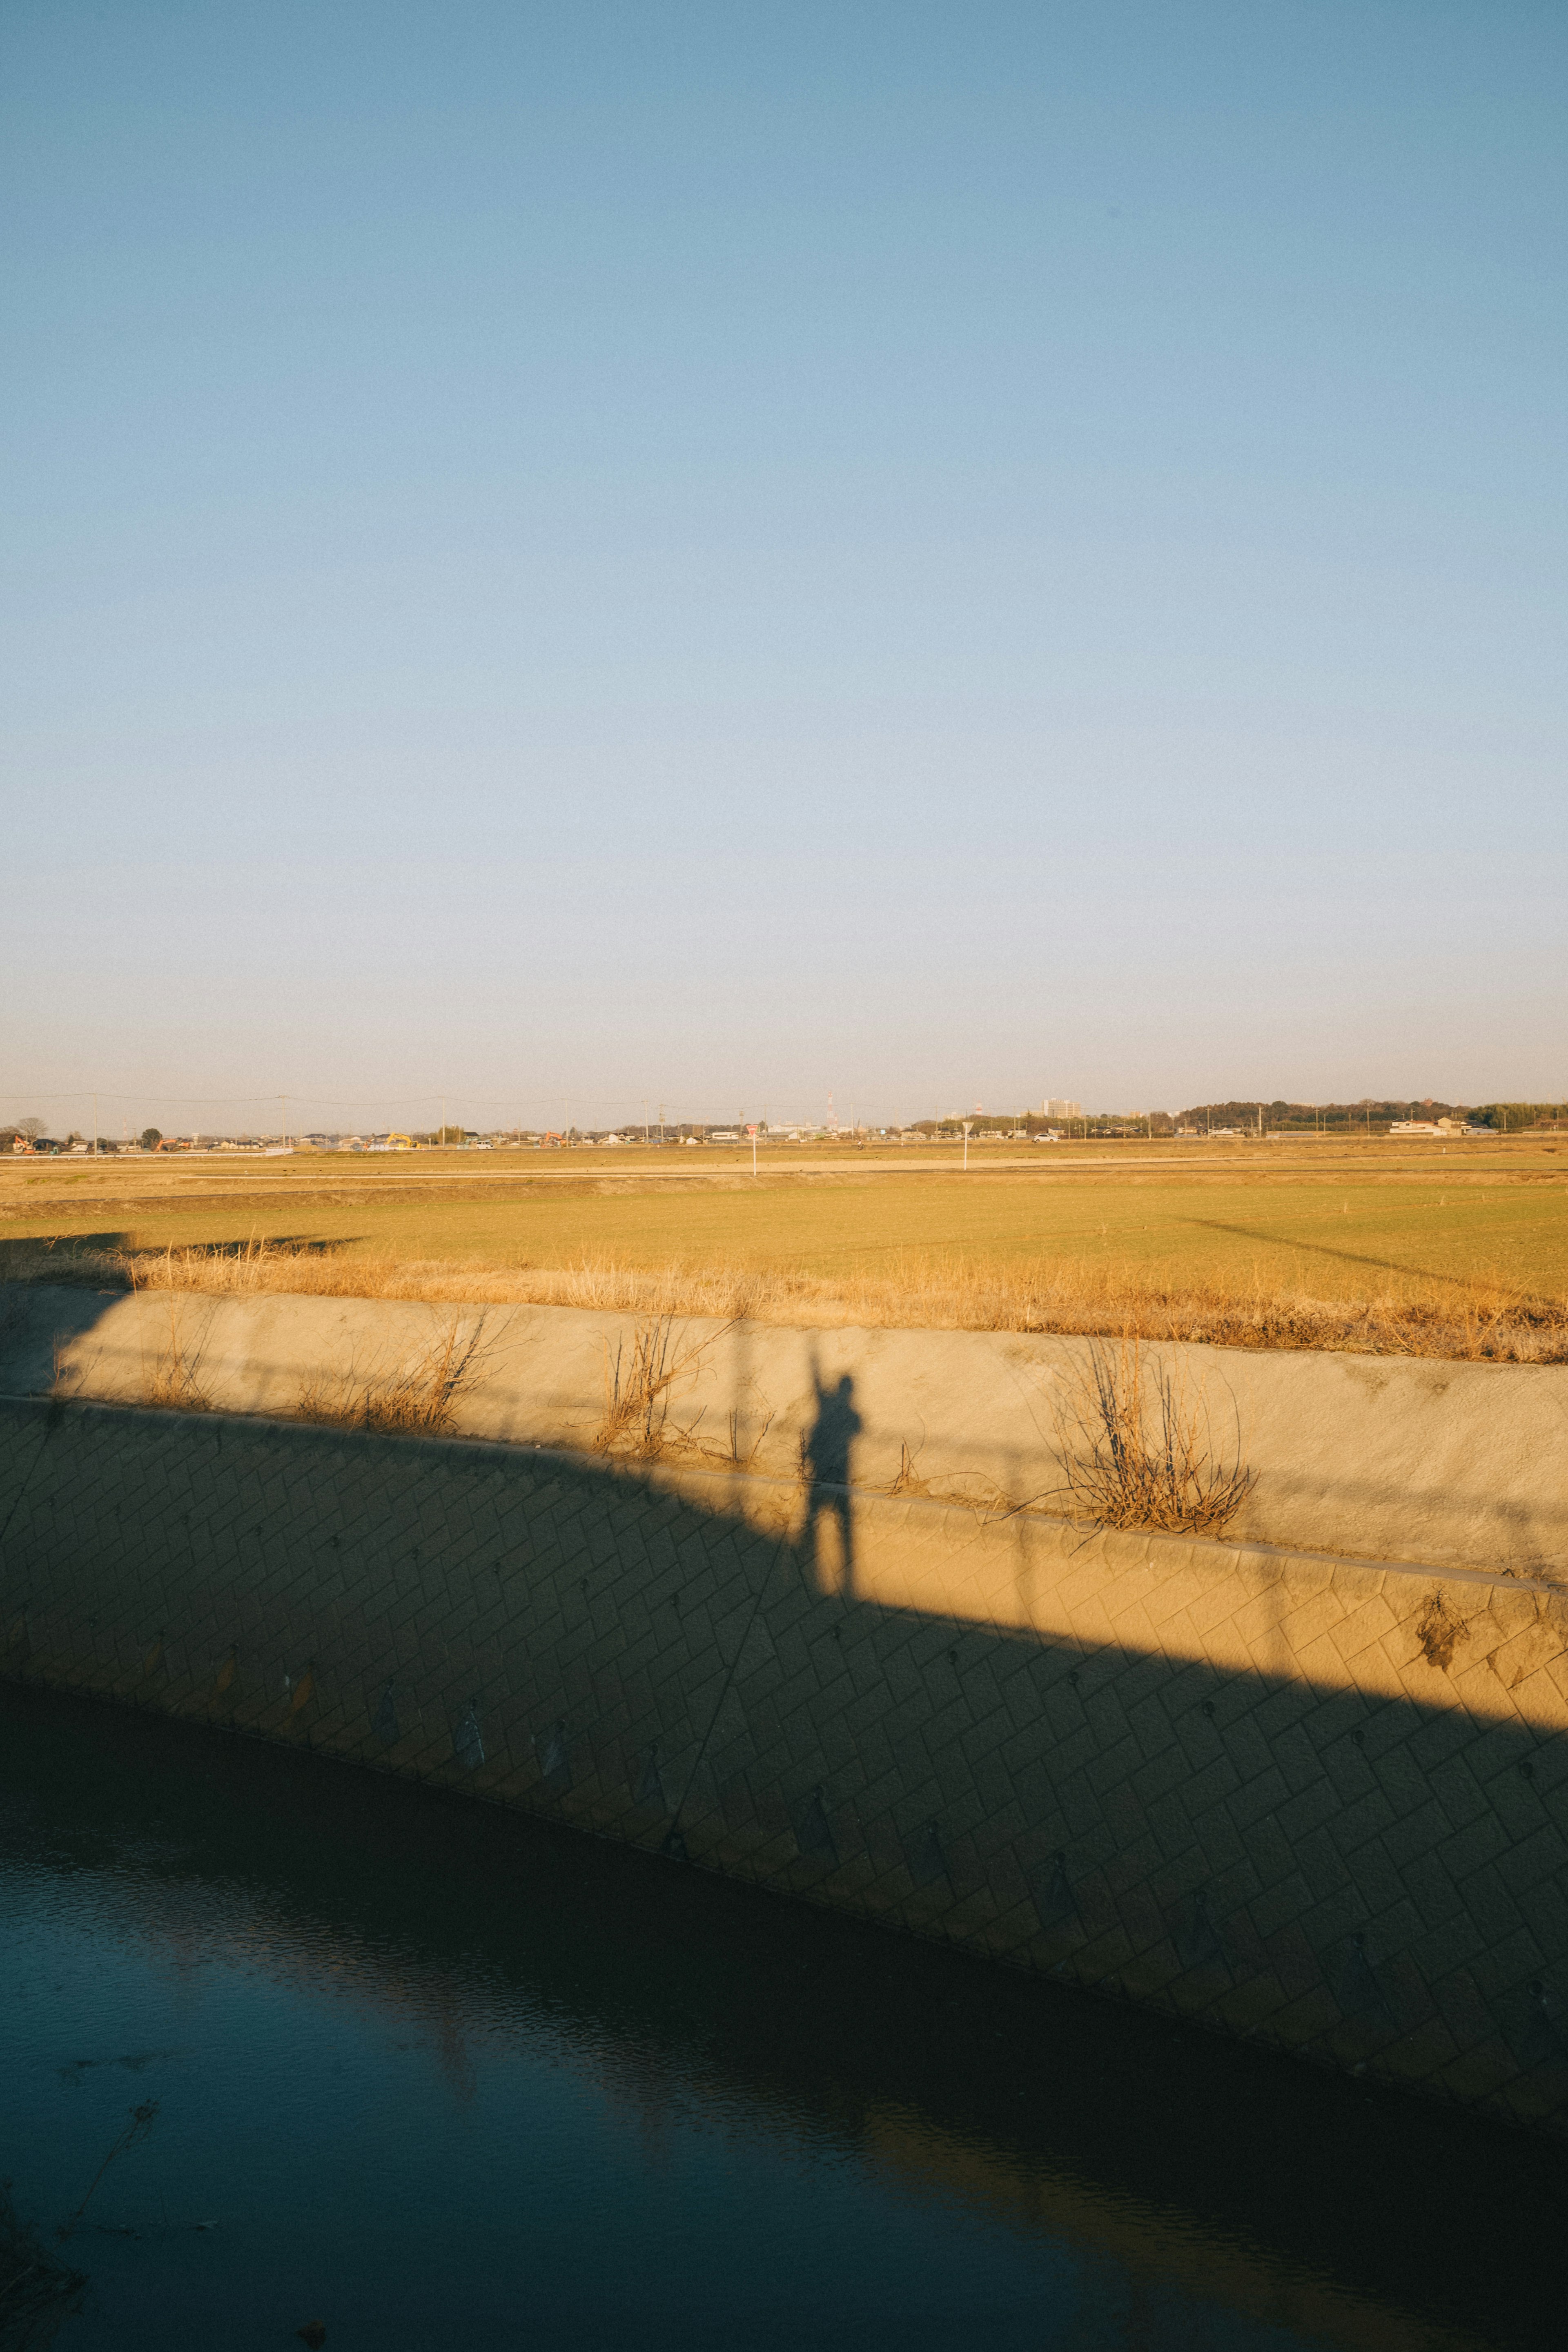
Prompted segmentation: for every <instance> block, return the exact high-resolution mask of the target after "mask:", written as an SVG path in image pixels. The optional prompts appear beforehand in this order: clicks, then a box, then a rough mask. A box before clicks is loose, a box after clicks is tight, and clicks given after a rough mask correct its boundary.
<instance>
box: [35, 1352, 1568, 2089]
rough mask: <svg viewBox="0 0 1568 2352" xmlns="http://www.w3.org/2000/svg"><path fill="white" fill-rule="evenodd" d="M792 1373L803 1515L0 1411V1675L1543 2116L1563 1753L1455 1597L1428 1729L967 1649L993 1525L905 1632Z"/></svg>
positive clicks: (1313, 1687)
mask: <svg viewBox="0 0 1568 2352" xmlns="http://www.w3.org/2000/svg"><path fill="white" fill-rule="evenodd" d="M817 1388H818V1404H817V1412H816V1422H815V1423H814V1432H816V1433H820V1436H819V1442H818V1443H817V1444H816V1448H815V1451H812V1450H810V1448H809V1446H808V1465H809V1469H810V1473H811V1475H810V1477H809V1478H808V1480H807V1485H806V1491H805V1493H804V1494H799V1493H796V1494H794V1495H793V1496H792V1494H791V1492H790V1491H789V1490H785V1489H782V1488H781V1487H780V1486H778V1485H777V1484H776V1482H771V1481H763V1480H759V1481H756V1482H754V1484H753V1485H752V1486H751V1488H750V1491H749V1492H748V1493H747V1494H746V1495H744V1496H738V1495H737V1489H736V1485H735V1482H734V1481H733V1480H732V1479H727V1478H724V1477H721V1476H720V1475H717V1474H709V1475H684V1474H682V1473H681V1472H680V1471H679V1469H671V1468H670V1467H669V1466H668V1465H658V1464H656V1465H641V1464H626V1463H619V1462H617V1463H614V1464H606V1463H605V1462H602V1461H598V1460H594V1459H592V1458H588V1457H584V1456H579V1455H568V1454H545V1453H543V1452H539V1453H532V1452H528V1451H524V1450H522V1449H520V1448H515V1447H508V1446H502V1445H494V1444H456V1443H452V1442H449V1441H447V1442H442V1441H429V1440H418V1439H408V1438H396V1437H382V1436H374V1435H367V1434H363V1433H355V1432H349V1431H344V1430H342V1429H324V1428H318V1427H312V1426H310V1425H306V1424H295V1425H289V1424H286V1423H255V1422H247V1421H244V1420H241V1419H238V1418H235V1417H230V1416H226V1415H219V1414H203V1415H199V1416H192V1415H185V1414H180V1413H174V1412H161V1413H160V1412H144V1411H140V1410H136V1409H132V1408H127V1407H121V1406H111V1405H88V1404H75V1403H72V1404H61V1403H58V1402H56V1403H54V1404H52V1405H46V1404H44V1403H42V1402H6V1403H4V1404H0V1675H9V1676H10V1677H12V1678H13V1679H17V1680H21V1681H26V1682H38V1683H44V1684H47V1685H51V1686H55V1687H60V1688H68V1689H72V1690H77V1691H83V1692H96V1693H99V1694H100V1695H103V1696H114V1697H118V1698H121V1699H122V1700H128V1701H132V1702H134V1703H135V1704H137V1705H138V1706H143V1707H147V1708H152V1709H154V1710H156V1711H159V1712H162V1713H165V1714H169V1715H173V1716H178V1717H187V1718H190V1719H193V1720H195V1721H196V1722H199V1723H201V1724H204V1725H208V1726H212V1725H217V1726H221V1727H226V1728H229V1729H232V1730H236V1731H244V1732H248V1733H250V1734H252V1735H254V1736H257V1737H259V1738H265V1739H269V1740H274V1741H280V1742H284V1743H287V1744H289V1745H293V1746H309V1747H310V1748H312V1749H315V1750H317V1751H321V1752H325V1753H327V1754H330V1755H332V1756H336V1757H339V1758H342V1759H346V1760H349V1761H353V1762H356V1763H360V1764H368V1765H373V1766H375V1767H376V1768H378V1769H383V1770H388V1771H391V1772H393V1773H395V1774H397V1775H400V1776H403V1777H405V1778H409V1779H413V1780H420V1781H424V1782H426V1783H430V1784H434V1785H436V1786H437V1787H440V1788H443V1789H447V1790H462V1791H465V1792H467V1793H468V1794H470V1795H473V1796H476V1797H479V1798H482V1799H486V1800H489V1801H490V1802H492V1803H496V1804H500V1805H502V1806H506V1807H512V1808H520V1809H522V1810H526V1811H536V1812H541V1811H542V1812H544V1813H547V1814H550V1815H552V1816H553V1817H555V1818H556V1819H558V1820H559V1821H560V1822H563V1823H567V1824H570V1825H573V1826H575V1827H577V1828H580V1829H583V1830H586V1831H589V1832H594V1833H595V1835H597V1836H600V1837H605V1838H611V1839H615V1840H618V1841H620V1842H622V1843H627V1844H632V1845H640V1846H642V1847H644V1848H647V1849H648V1850H649V1851H650V1853H657V1852H658V1851H660V1850H662V1851H664V1852H666V1853H675V1854H679V1855H684V1856H687V1857H689V1859H690V1860H691V1861H693V1862H696V1863H700V1864H703V1865H705V1866H706V1867H708V1868H710V1869H712V1870H714V1871H718V1872H721V1873H722V1874H728V1875H730V1876H732V1877H736V1878H742V1879H747V1880H751V1881H754V1882H760V1883H762V1884H764V1885H768V1886H770V1887H773V1888H774V1889H776V1890H778V1891H780V1892H784V1893H789V1894H794V1895H802V1896H805V1897H806V1898H808V1899H809V1900H811V1901H813V1902H815V1903H817V1904H826V1905H828V1906H837V1907H840V1908H844V1909H847V1910H852V1911H855V1912H858V1913H859V1914H861V1915H863V1916H867V1917H869V1918H871V1919H874V1920H878V1921H880V1922H882V1923H883V1924H885V1925H889V1926H893V1927H900V1928H903V1929H906V1930H912V1931H913V1932H915V1933H916V1934H917V1935H921V1936H925V1937H934V1938H937V1939H939V1940H943V1941H947V1942H951V1943H956V1944H961V1945H963V1946H966V1947H968V1948H972V1949H973V1950H974V1951H976V1952H980V1953H984V1954H988V1955H991V1956H993V1957H994V1958H1006V1959H1008V1960H1011V1961H1013V1962H1014V1963H1016V1964H1017V1965H1018V1966H1020V1967H1023V1968H1025V1969H1030V1970H1033V1971H1035V1972H1037V1974H1046V1975H1051V1976H1064V1977H1067V1978H1068V1979H1072V1980H1074V1981H1076V1982H1078V1983H1079V1984H1080V1985H1082V1986H1085V1987H1089V1988H1094V1989H1098V1990H1101V1991H1106V1992H1111V1993H1114V1994H1116V1995H1117V1996H1118V1997H1119V1998H1123V1999H1125V1998H1131V1999H1134V2000H1138V2001H1140V2002H1142V2003H1143V2004H1145V2005H1146V2006H1148V2007H1150V2008H1152V2009H1154V2010H1158V2011H1162V2012H1163V2013H1165V2014H1168V2015H1170V2016H1173V2017H1190V2018H1193V2019H1197V2020H1200V2021H1203V2022H1205V2024H1207V2025H1210V2026H1212V2027H1215V2028H1218V2029H1221V2030H1223V2031H1226V2032H1230V2033H1232V2034H1236V2035H1245V2036H1247V2037H1250V2038H1251V2039H1253V2040H1255V2041H1265V2042H1267V2041H1274V2042H1278V2043H1279V2046H1280V2047H1282V2048H1286V2049H1290V2050H1296V2051H1300V2052H1302V2053H1306V2054H1309V2055H1310V2056H1313V2057H1315V2058H1318V2059H1320V2060H1323V2061H1327V2062H1329V2063H1332V2064H1334V2065H1337V2066H1340V2067H1343V2068H1352V2067H1353V2068H1358V2069H1362V2070H1368V2069H1370V2070H1371V2071H1372V2072H1373V2074H1379V2073H1381V2074H1385V2075H1386V2076H1387V2077H1388V2078H1389V2079H1390V2080H1394V2081H1401V2082H1405V2083H1410V2084H1423V2085H1425V2086H1426V2087H1429V2088H1436V2089H1439V2090H1441V2091H1442V2092H1443V2094H1444V2095H1447V2096H1449V2097H1452V2098H1458V2099H1464V2100H1468V2101H1469V2102H1471V2103H1473V2104H1479V2105H1483V2106H1487V2107H1489V2108H1490V2109H1491V2110H1492V2111H1494V2112H1496V2113H1497V2114H1499V2115H1500V2116H1506V2117H1513V2118H1518V2119H1521V2120H1528V2121H1531V2122H1533V2123H1536V2124H1538V2125H1544V2126H1551V2127H1552V2128H1554V2129H1560V2128H1561V2127H1562V2124H1563V2118H1564V2115H1565V2112H1568V2108H1565V2103H1568V1956H1565V1954H1564V1951H1563V1940H1562V1937H1561V1933H1560V1929H1559V1926H1558V1920H1557V1913H1556V1910H1555V1908H1554V1907H1553V1906H1554V1903H1555V1895H1554V1893H1553V1876H1552V1874H1553V1872H1555V1871H1560V1870H1561V1868H1562V1867H1563V1864H1564V1862H1565V1861H1568V1843H1565V1839H1564V1829H1565V1826H1568V1759H1565V1758H1564V1755H1563V1749H1564V1746H1565V1743H1564V1742H1563V1740H1562V1739H1561V1738H1557V1737H1555V1736H1554V1735H1552V1734H1549V1733H1546V1732H1544V1731H1542V1730H1540V1729H1537V1728H1532V1727H1530V1726H1528V1725H1526V1724H1522V1723H1521V1721H1520V1720H1519V1719H1518V1717H1511V1718H1510V1719H1505V1717H1504V1711H1503V1705H1502V1702H1501V1700H1500V1712H1499V1717H1498V1719H1489V1720H1479V1719H1478V1718H1477V1717H1474V1716H1472V1715H1471V1714H1470V1713H1469V1712H1468V1711H1467V1709H1466V1708H1464V1707H1462V1706H1458V1705H1455V1704H1453V1703H1451V1702H1449V1701H1448V1700H1447V1696H1446V1680H1445V1678H1446V1677H1447V1675H1448V1673H1449V1670H1450V1665H1451V1664H1452V1660H1453V1655H1454V1644H1455V1643H1456V1642H1458V1641H1459V1640H1460V1639H1461V1634H1460V1633H1456V1632H1455V1631H1454V1628H1453V1627H1452V1626H1450V1624H1449V1622H1448V1617H1447V1603H1445V1602H1444V1601H1442V1598H1441V1595H1440V1594H1439V1595H1438V1597H1437V1599H1436V1601H1435V1602H1434V1603H1433V1604H1432V1609H1433V1612H1435V1613H1433V1614H1432V1617H1431V1626H1430V1627H1429V1629H1428V1630H1429V1631H1430V1632H1431V1642H1430V1646H1429V1648H1428V1652H1427V1654H1428V1661H1429V1664H1430V1671H1431V1674H1432V1677H1433V1690H1434V1696H1433V1699H1432V1701H1431V1703H1426V1702H1421V1703H1417V1702H1416V1701H1415V1700H1412V1699H1410V1698H1409V1697H1405V1696H1400V1697H1380V1696H1375V1695H1371V1696H1369V1695H1368V1694H1367V1693H1366V1691H1364V1690H1363V1688H1362V1687H1360V1686H1358V1684H1357V1682H1356V1680H1355V1679H1353V1678H1352V1677H1351V1676H1350V1675H1346V1676H1345V1677H1344V1678H1343V1680H1342V1682H1341V1683H1339V1684H1337V1685H1335V1686H1332V1687H1326V1686H1323V1685H1321V1684H1317V1683H1314V1682H1312V1681H1310V1680H1309V1679H1307V1678H1305V1677H1303V1676H1302V1675H1300V1674H1298V1673H1295V1672H1292V1671H1290V1670H1289V1663H1288V1659H1287V1655H1286V1652H1285V1647H1284V1643H1283V1641H1281V1643H1280V1644H1279V1649H1278V1651H1277V1652H1276V1654H1277V1655H1278V1656H1279V1660H1280V1670H1279V1671H1278V1672H1271V1671H1264V1670H1262V1669H1257V1670H1253V1671H1249V1672H1245V1673H1242V1672H1233V1671H1226V1670H1223V1669H1221V1668H1217V1667H1215V1665H1213V1664H1210V1663H1208V1662H1207V1661H1206V1660H1205V1659H1204V1658H1203V1657H1201V1656H1198V1657H1191V1656H1181V1655H1173V1654H1172V1652H1171V1650H1170V1648H1169V1647H1167V1646H1163V1645H1162V1644H1160V1643H1156V1642H1154V1641H1152V1640H1142V1641H1141V1640H1140V1639H1139V1638H1138V1637H1136V1636H1135V1635H1134V1636H1130V1637H1129V1638H1127V1639H1126V1640H1124V1641H1121V1642H1113V1641H1111V1640H1110V1639H1100V1640H1089V1639H1082V1638H1077V1637H1074V1638H1068V1637H1066V1636H1061V1637H1058V1636H1052V1637H1049V1638H1042V1637H1041V1636H1039V1635H1038V1634H1037V1633H1034V1632H1032V1631H1030V1630H1029V1629H1028V1628H1027V1627H1026V1626H1017V1627H1005V1626H1000V1625H997V1624H995V1623H994V1622H987V1621H985V1620H984V1618H983V1617H982V1616H981V1615H980V1614H979V1612H978V1611H977V1610H976V1609H975V1607H974V1604H973V1601H972V1599H971V1597H970V1591H969V1587H970V1585H971V1584H972V1582H973V1573H974V1570H975V1562H976V1560H977V1559H978V1557H979V1555H978V1553H977V1552H976V1550H975V1549H974V1548H975V1547H976V1546H977V1545H979V1544H981V1543H983V1542H984V1541H989V1540H993V1539H994V1540H995V1541H997V1542H1001V1543H1007V1542H1009V1541H1011V1540H1012V1537H1011V1536H1010V1535H1009V1534H1008V1533H1007V1532H1006V1531H1005V1530H1004V1531H1003V1532H1001V1533H998V1534H996V1535H995V1536H994V1538H990V1537H987V1536H986V1535H985V1533H984V1525H983V1522H982V1521H981V1520H980V1519H979V1518H977V1517H974V1516H973V1515H968V1514H962V1513H959V1514H953V1515H951V1519H952V1528H954V1529H956V1531H957V1532H956V1533H955V1534H954V1535H953V1537H952V1544H951V1546H950V1548H949V1551H948V1553H947V1554H946V1555H944V1559H945V1565H943V1566H942V1574H941V1577H940V1578H938V1579H936V1580H932V1579H931V1578H930V1577H928V1579H927V1580H926V1582H925V1585H924V1587H923V1588H922V1590H923V1593H924V1598H923V1599H922V1601H921V1603H920V1605H915V1604H913V1603H912V1602H911V1604H910V1605H907V1606H904V1605H898V1606H895V1605H889V1603H888V1602H887V1601H878V1600H875V1599H872V1598H869V1597H868V1580H867V1573H866V1572H865V1569H864V1565H863V1564H864V1563H865V1562H866V1561H867V1559H868V1544H869V1543H870V1541H871V1539H872V1538H873V1537H874V1540H875V1544H876V1546H877V1547H879V1549H880V1551H881V1552H882V1553H884V1554H885V1553H886V1549H887V1547H888V1546H889V1544H897V1543H901V1542H903V1541H905V1540H906V1539H907V1540H908V1541H909V1542H910V1543H913V1542H915V1541H916V1539H917V1538H919V1539H920V1540H922V1541H923V1540H924V1538H923V1537H922V1536H921V1529H920V1527H917V1526H916V1524H915V1522H914V1520H913V1519H910V1521H909V1524H908V1526H907V1527H904V1526H903V1523H902V1522H901V1521H900V1513H903V1512H908V1511H918V1510H920V1509H921V1508H922V1507H921V1506H904V1505H902V1504H898V1503H894V1502H889V1500H888V1499H887V1498H885V1497H884V1498H877V1499H874V1498H869V1497H860V1498H854V1497H852V1496H850V1495H849V1494H848V1493H847V1492H846V1493H844V1494H843V1495H842V1496H837V1497H836V1496H835V1493H834V1490H835V1489H837V1488H838V1487H839V1486H843V1487H845V1488H846V1489H847V1488H848V1486H849V1481H848V1480H847V1479H844V1480H842V1481H840V1480H838V1479H834V1478H829V1477H828V1476H827V1475H826V1473H827V1472H828V1470H830V1469H833V1470H847V1469H849V1468H851V1467H852V1466H853V1450H852V1449H853V1445H854V1443H855V1439H856V1435H857V1433H858V1420H859V1416H858V1412H857V1411H856V1408H855V1404H854V1398H853V1387H852V1384H847V1383H845V1382H839V1383H838V1384H837V1385H833V1386H830V1385H827V1384H825V1383H822V1382H821V1381H818V1383H817ZM743 1483H745V1482H743ZM852 1503H853V1508H854V1521H853V1525H851V1505H852ZM923 1508H925V1509H927V1510H928V1511H929V1509H930V1507H923ZM928 1524H931V1525H934V1524H936V1522H935V1521H929V1522H921V1526H925V1525H928ZM941 1525H942V1527H943V1528H946V1527H948V1525H949V1521H948V1520H946V1519H943V1520H942V1522H941ZM839 1541H842V1542H843V1544H844V1546H845V1560H844V1565H845V1569H846V1572H845V1573H844V1574H843V1575H835V1574H832V1573H831V1572H828V1571H825V1569H824V1564H823V1554H824V1552H825V1550H831V1549H833V1548H834V1547H835V1546H836V1545H837V1543H838V1542H839ZM943 1541H944V1542H946V1541H947V1538H946V1537H944V1538H943ZM851 1563H852V1564H853V1568H854V1574H853V1575H851V1574H849V1573H848V1572H847V1571H848V1569H849V1566H850V1565H851ZM829 1566H830V1567H831V1563H830V1564H829ZM1180 1570H1181V1573H1182V1575H1183V1576H1184V1580H1186V1581H1187V1582H1189V1583H1191V1582H1193V1580H1194V1579H1196V1580H1197V1581H1198V1582H1199V1584H1200V1585H1201V1572H1200V1570H1198V1569H1197V1568H1196V1567H1194V1564H1193V1563H1192V1562H1190V1561H1187V1560H1186V1559H1185V1556H1184V1557H1183V1560H1182V1562H1181V1563H1180ZM1174 1572H1175V1570H1174V1569H1173V1573H1174ZM1061 1573H1062V1574H1063V1575H1064V1576H1068V1575H1081V1574H1082V1573H1083V1570H1082V1569H1081V1565H1079V1566H1075V1565H1074V1564H1073V1562H1072V1561H1071V1560H1070V1559H1069V1560H1068V1561H1067V1562H1066V1563H1065V1564H1064V1567H1063V1569H1062V1570H1061ZM944 1594H945V1595H946V1596H947V1597H946V1598H945V1599H944V1598H943V1595H944ZM1194 1605H1195V1604H1194ZM1434 1629H1435V1630H1434ZM1450 1636H1451V1637H1452V1638H1450ZM1423 1639H1424V1642H1425V1640H1426V1636H1425V1635H1424V1637H1423ZM1445 1644H1447V1651H1446V1654H1445ZM1264 1646H1265V1648H1266V1647H1267V1645H1266V1644H1265V1645H1264ZM1461 1663H1462V1661H1461ZM1521 1857H1526V1858H1529V1868H1528V1870H1526V1869H1525V1867H1524V1864H1523V1861H1522V1860H1521ZM1500 1922H1503V1923H1505V1924H1503V1925H1500Z"/></svg>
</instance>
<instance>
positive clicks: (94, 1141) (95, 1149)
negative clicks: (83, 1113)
mask: <svg viewBox="0 0 1568 2352" xmlns="http://www.w3.org/2000/svg"><path fill="white" fill-rule="evenodd" d="M92 1156H93V1158H94V1159H95V1160H96V1159H97V1158H98V1097H97V1096H96V1095H94V1097H93V1098H92Z"/></svg>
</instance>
